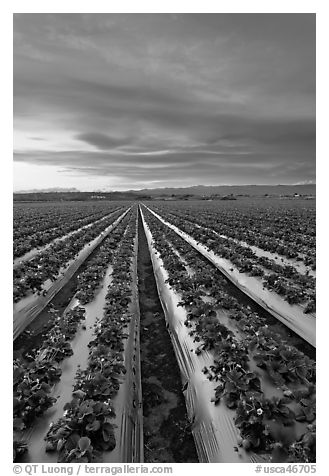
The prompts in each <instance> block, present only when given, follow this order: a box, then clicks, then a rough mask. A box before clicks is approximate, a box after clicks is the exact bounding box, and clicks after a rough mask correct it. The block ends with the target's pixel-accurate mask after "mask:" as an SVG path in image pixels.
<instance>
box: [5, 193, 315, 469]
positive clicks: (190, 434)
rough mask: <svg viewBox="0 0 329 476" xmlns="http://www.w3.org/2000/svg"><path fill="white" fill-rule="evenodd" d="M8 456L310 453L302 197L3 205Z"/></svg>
mask: <svg viewBox="0 0 329 476" xmlns="http://www.w3.org/2000/svg"><path fill="white" fill-rule="evenodd" d="M13 258H14V266H13V268H14V288H13V308H14V326H13V328H14V336H13V338H14V356H13V357H14V358H13V367H14V369H13V395H14V402H13V405H14V407H13V426H14V461H17V462H45V463H50V462H61V463H81V462H86V463H93V462H104V463H114V462H149V463H157V462H159V463H171V462H181V463H186V462H193V463H194V462H195V463H196V462H209V463H211V462H216V463H239V462H241V463H246V462H250V463H255V462H257V463H259V462H289V463H303V462H305V463H310V462H315V461H316V452H315V442H316V439H315V435H316V429H315V428H316V426H315V425H316V367H315V347H316V339H315V337H316V335H315V323H316V287H315V285H316V260H315V258H316V255H315V205H314V203H313V202H310V201H307V200H300V201H298V202H296V201H293V200H290V201H288V200H286V201H285V200H279V199H267V200H263V201H261V200H254V201H253V200H251V199H250V200H249V199H248V200H246V199H245V200H237V201H234V202H229V201H216V202H215V201H214V202H211V201H201V200H200V201H186V202H185V201H169V200H168V201H150V202H142V203H136V202H108V201H100V202H97V203H95V202H81V203H80V202H65V203H40V204H29V203H22V204H19V205H17V204H15V207H14V253H13Z"/></svg>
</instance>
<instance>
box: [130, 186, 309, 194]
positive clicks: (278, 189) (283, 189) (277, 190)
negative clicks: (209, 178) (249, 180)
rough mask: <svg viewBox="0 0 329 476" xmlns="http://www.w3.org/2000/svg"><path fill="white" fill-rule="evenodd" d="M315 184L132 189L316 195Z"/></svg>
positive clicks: (172, 192)
mask: <svg viewBox="0 0 329 476" xmlns="http://www.w3.org/2000/svg"><path fill="white" fill-rule="evenodd" d="M315 189H316V185H315V184H304V185H214V186H212V185H195V186H193V187H181V188H152V189H143V190H130V192H134V193H137V194H143V195H145V194H147V195H150V196H152V197H154V196H167V195H198V196H210V195H230V194H233V195H250V196H263V195H265V194H268V195H293V194H294V193H298V194H300V195H315Z"/></svg>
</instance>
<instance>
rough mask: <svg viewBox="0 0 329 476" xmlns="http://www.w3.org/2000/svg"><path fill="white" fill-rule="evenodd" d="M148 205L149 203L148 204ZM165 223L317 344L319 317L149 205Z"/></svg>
mask: <svg viewBox="0 0 329 476" xmlns="http://www.w3.org/2000/svg"><path fill="white" fill-rule="evenodd" d="M144 206H145V207H146V205H144ZM146 208H147V210H149V211H150V212H151V213H152V214H153V215H154V216H155V217H156V218H158V219H159V220H160V221H161V222H162V223H163V224H164V225H166V226H168V227H169V228H171V229H172V230H173V231H175V232H176V233H177V234H178V235H179V236H181V237H182V238H183V239H184V240H185V241H186V242H187V243H189V244H190V245H191V246H193V248H195V249H196V250H197V251H199V252H200V253H201V254H202V255H203V256H205V257H206V258H207V259H208V260H209V261H210V262H211V263H213V264H214V265H215V266H216V268H218V269H219V270H220V271H221V272H222V273H223V274H224V275H225V276H226V277H227V278H229V279H230V281H232V282H233V283H234V284H235V285H236V286H237V287H238V288H239V289H241V291H243V292H244V293H245V294H246V295H248V296H249V297H250V298H251V299H253V300H254V301H255V302H257V303H258V304H259V305H260V306H262V307H263V308H264V309H265V310H266V311H268V312H270V313H271V314H272V316H274V317H275V318H276V319H278V320H279V321H281V322H282V323H283V324H285V325H286V326H287V327H289V329H291V330H292V331H294V332H295V333H296V334H298V335H299V336H300V337H301V338H302V339H304V340H305V341H306V342H308V343H309V344H311V345H312V346H313V347H316V320H315V316H314V314H304V313H303V309H302V307H301V306H298V305H291V304H289V303H288V302H287V301H284V300H283V299H282V298H281V297H280V296H279V295H278V294H275V293H273V292H271V291H269V290H268V289H265V288H263V284H262V282H261V281H260V280H259V279H257V278H255V277H253V276H248V275H246V274H244V273H239V271H238V270H237V268H236V267H235V266H234V265H233V264H232V263H231V262H230V261H229V260H227V259H225V258H220V257H219V256H217V255H216V254H215V253H214V252H213V251H210V250H208V249H207V248H206V247H205V246H204V245H202V244H200V243H198V242H197V241H196V240H195V239H194V238H192V237H191V236H190V235H188V234H187V233H185V232H184V231H182V230H180V229H179V228H178V227H177V226H175V225H173V224H171V223H169V222H168V221H166V220H165V219H164V218H162V217H161V216H160V215H159V214H158V213H156V212H154V211H153V210H151V209H150V208H148V207H146Z"/></svg>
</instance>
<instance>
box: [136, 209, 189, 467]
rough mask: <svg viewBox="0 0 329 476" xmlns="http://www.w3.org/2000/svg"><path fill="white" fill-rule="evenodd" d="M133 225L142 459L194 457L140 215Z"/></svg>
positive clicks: (166, 460) (177, 460)
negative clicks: (136, 233)
mask: <svg viewBox="0 0 329 476" xmlns="http://www.w3.org/2000/svg"><path fill="white" fill-rule="evenodd" d="M138 227H139V250H138V278H139V304H140V313H141V330H140V334H141V335H140V337H141V364H142V391H143V414H144V452H145V454H144V456H145V462H146V463H156V462H159V463H171V462H175V463H195V462H198V459H197V454H196V450H195V445H194V440H193V437H192V433H191V428H190V423H189V421H188V418H187V414H186V406H185V400H184V396H183V393H182V384H181V378H180V372H179V368H178V364H177V361H176V358H175V354H174V351H173V347H172V344H171V340H170V336H169V333H168V332H167V329H166V323H165V317H164V314H163V311H162V307H161V303H160V300H159V297H158V293H157V288H156V282H155V278H154V275H153V269H152V262H151V258H150V254H149V251H148V245H147V241H146V237H145V233H144V229H143V226H142V222H141V218H140V217H139V220H138Z"/></svg>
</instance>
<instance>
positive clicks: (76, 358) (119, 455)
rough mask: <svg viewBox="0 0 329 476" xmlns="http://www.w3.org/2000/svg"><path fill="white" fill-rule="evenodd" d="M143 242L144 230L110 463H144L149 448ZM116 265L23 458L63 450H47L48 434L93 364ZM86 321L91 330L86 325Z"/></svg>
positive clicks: (89, 309)
mask: <svg viewBox="0 0 329 476" xmlns="http://www.w3.org/2000/svg"><path fill="white" fill-rule="evenodd" d="M137 247H138V235H137V234H136V237H135V241H134V248H135V252H134V261H133V264H132V300H131V303H130V305H129V309H128V313H129V315H130V316H131V320H130V323H129V325H128V326H127V327H126V328H125V329H124V332H126V333H127V334H129V337H128V339H126V340H125V341H124V351H123V357H124V360H123V363H124V365H125V367H126V374H125V375H124V376H123V377H122V383H121V384H120V388H119V391H118V394H117V395H116V396H115V397H114V398H113V399H112V404H113V407H114V410H115V413H116V418H115V419H113V423H114V424H115V425H117V428H115V438H116V447H115V448H114V450H113V451H105V452H104V453H103V455H102V460H103V462H104V463H142V462H143V461H144V451H143V412H142V387H141V368H140V343H139V322H140V312H139V301H138V284H137ZM111 273H112V266H111V265H109V266H108V268H107V271H106V274H105V277H104V279H103V282H102V285H101V288H100V291H99V292H98V293H97V294H96V296H95V298H94V299H93V301H92V302H90V303H88V304H85V305H83V306H82V307H84V308H85V311H86V312H85V319H86V320H85V321H82V322H81V324H80V328H79V330H78V332H77V334H76V335H75V337H74V339H73V340H72V341H71V346H72V349H73V352H74V353H73V355H71V356H69V357H67V358H65V359H64V360H63V362H61V364H60V367H61V369H62V375H61V379H60V381H59V382H57V383H56V384H55V386H54V389H53V391H52V396H54V397H56V396H59V398H58V399H57V402H56V403H55V404H54V405H53V406H52V407H51V408H49V409H48V410H47V411H46V412H45V413H44V415H42V417H40V418H38V419H37V420H36V423H35V424H34V425H33V427H32V428H31V429H30V430H29V431H27V432H25V434H24V435H22V439H24V440H26V441H27V443H28V452H27V453H26V454H25V455H24V460H23V462H29V463H55V462H56V461H57V457H58V454H57V452H50V453H48V452H45V446H46V442H45V441H44V438H45V436H46V434H47V431H48V428H49V425H50V423H51V422H52V421H53V422H56V421H57V420H58V419H59V418H61V417H62V416H63V413H64V405H65V404H66V403H67V402H70V401H71V399H72V391H73V384H74V379H75V375H76V372H77V370H78V368H80V369H81V370H83V369H85V368H86V367H87V363H88V355H89V348H88V343H89V342H90V341H91V339H92V337H93V334H94V324H95V323H96V319H97V318H100V319H101V318H102V316H103V307H104V304H105V296H106V294H107V291H108V286H109V285H110V284H111V282H112V277H111ZM78 305H79V301H78V300H77V299H76V298H75V297H73V299H72V300H71V302H70V304H69V305H68V307H67V309H66V310H68V309H73V308H75V307H77V306H78ZM82 325H85V326H86V330H82V327H81V326H82Z"/></svg>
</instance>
